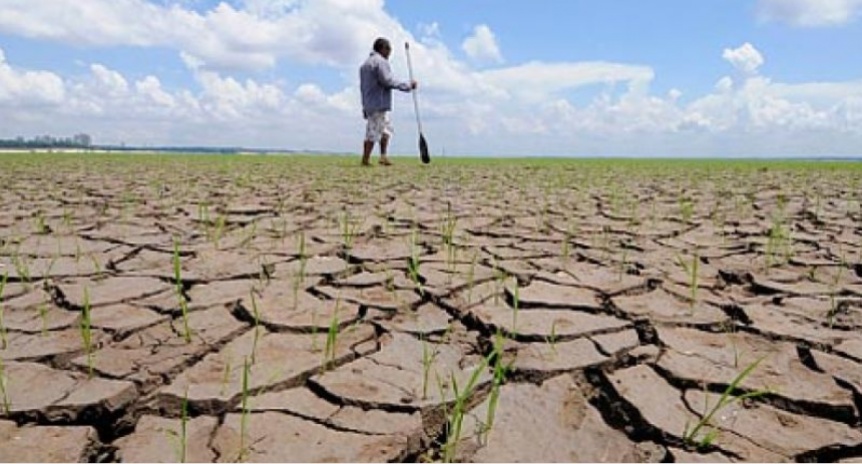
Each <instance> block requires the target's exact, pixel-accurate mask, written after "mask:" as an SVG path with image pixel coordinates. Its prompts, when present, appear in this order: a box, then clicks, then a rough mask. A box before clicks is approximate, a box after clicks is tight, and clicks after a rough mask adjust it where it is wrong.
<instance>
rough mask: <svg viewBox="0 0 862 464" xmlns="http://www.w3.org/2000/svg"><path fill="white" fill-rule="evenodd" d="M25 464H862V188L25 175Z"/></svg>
mask: <svg viewBox="0 0 862 464" xmlns="http://www.w3.org/2000/svg"><path fill="white" fill-rule="evenodd" d="M0 165H2V166H3V169H2V170H0V184H2V185H3V186H4V187H3V194H2V196H0V279H2V280H3V284H0V285H2V289H0V316H2V317H0V336H2V340H0V360H2V367H0V457H1V458H2V460H3V461H87V460H89V461H94V460H95V461H126V462H133V461H137V462H140V461H147V462H162V461H181V460H185V461H196V462H221V461H238V460H245V461H311V462H316V461H428V460H459V461H475V462H484V461H491V462H498V461H645V462H660V461H688V462H697V461H710V462H716V461H720V462H724V461H799V460H802V461H846V462H854V460H855V462H858V460H859V459H860V457H862V428H860V414H862V410H860V408H862V213H860V198H862V197H860V191H862V187H860V178H862V169H860V168H859V167H858V166H855V165H844V164H825V163H824V164H817V163H811V164H803V163H772V164H770V163H761V164H754V163H746V162H735V163H731V162H727V163H723V162H658V161H653V162H646V161H645V162H633V161H534V162H526V161H511V162H509V163H504V162H478V161H456V160H441V161H435V162H434V163H433V164H432V165H430V166H426V167H422V166H420V165H418V164H417V163H415V162H413V161H412V160H411V161H410V162H407V161H404V160H398V163H397V165H396V166H393V167H391V168H388V169H386V168H380V167H375V168H371V169H364V168H360V167H359V166H357V165H358V159H352V158H351V159H345V158H340V157H323V158H308V157H283V158H274V157H271V158H266V157H247V158H245V157H219V158H216V157H195V156H187V157H179V156H177V157H170V156H126V157H122V156H120V157H108V156H96V155H92V156H89V157H88V156H87V155H65V156H61V155H31V156H30V157H29V158H27V157H24V156H23V155H22V156H18V155H0Z"/></svg>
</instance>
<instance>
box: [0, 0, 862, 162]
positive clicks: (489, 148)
mask: <svg viewBox="0 0 862 464" xmlns="http://www.w3.org/2000/svg"><path fill="white" fill-rule="evenodd" d="M860 13H862V0H746V1H743V0H701V1H698V2H692V1H691V0H660V1H657V2H638V1H634V0H628V1H623V0H607V1H602V2H598V1H587V0H547V1H542V0H538V1H534V2H522V1H510V2H501V1H499V0H467V1H463V0H462V1H454V0H433V1H424V2H420V1H417V0H389V1H383V0H228V1H221V2H217V1H209V0H149V1H147V0H79V1H71V0H46V1H38V2H34V1H32V0H0V121H2V124H0V139H12V138H15V137H17V136H22V137H25V138H31V137H35V136H38V135H41V134H54V135H63V136H65V135H73V134H78V133H87V134H90V135H92V137H93V141H94V143H96V144H105V145H112V144H113V145H120V144H123V143H124V144H127V145H135V146H146V145H150V146H204V145H208V146H233V147H246V148H264V149H265V148H276V149H279V148H280V149H289V150H303V149H308V150H314V151H332V152H357V153H358V152H359V150H360V148H361V142H362V136H363V132H364V121H363V120H362V118H361V109H360V102H359V95H358V90H357V88H358V72H357V70H358V66H359V65H360V64H361V62H362V61H363V60H364V59H365V57H366V56H367V54H368V52H369V50H370V46H371V43H372V42H373V40H374V39H375V38H376V37H377V36H381V35H382V36H386V37H388V38H390V39H391V40H392V42H393V43H394V45H395V47H394V48H395V51H394V53H393V55H392V58H391V62H392V66H393V69H394V71H395V74H396V76H397V77H399V78H401V79H404V80H406V79H407V78H408V75H407V66H406V59H405V55H404V48H403V46H404V42H405V41H410V43H411V53H412V58H413V62H414V70H415V72H416V78H417V80H419V81H420V90H419V99H420V110H421V112H422V120H423V121H422V122H423V129H424V132H425V135H426V137H427V138H428V141H429V143H430V144H431V150H432V154H436V155H438V156H439V155H440V154H442V152H443V151H444V150H445V153H446V155H483V156H495V155H496V156H529V155H536V156H542V155H549V156H554V155H555V156H559V155H575V156H614V155H618V156H644V157H665V156H692V157H720V156H734V157H737V156H757V157H761V156H781V157H784V156H806V157H811V156H815V157H816V156H824V157H829V156H846V155H862V59H859V56H858V48H859V44H862V23H860ZM394 101H395V110H394V113H393V119H394V123H395V130H396V133H395V137H394V139H393V144H392V151H394V152H396V153H401V154H412V153H415V151H416V141H417V133H416V124H415V119H414V114H413V104H412V100H411V99H410V96H409V95H408V94H404V93H400V92H396V95H395V98H394Z"/></svg>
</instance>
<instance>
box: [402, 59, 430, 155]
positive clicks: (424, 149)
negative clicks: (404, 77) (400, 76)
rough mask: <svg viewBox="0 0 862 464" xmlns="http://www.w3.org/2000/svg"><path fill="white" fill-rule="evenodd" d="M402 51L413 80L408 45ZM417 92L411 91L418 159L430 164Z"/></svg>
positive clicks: (415, 90)
mask: <svg viewBox="0 0 862 464" xmlns="http://www.w3.org/2000/svg"><path fill="white" fill-rule="evenodd" d="M404 50H405V51H406V52H407V68H408V69H409V70H410V80H411V81H412V80H414V79H413V64H412V63H411V62H410V43H409V42H404ZM417 90H418V89H413V92H411V93H412V94H413V109H414V110H415V111H416V126H417V127H418V128H419V158H420V159H421V160H422V162H423V163H425V164H428V163H430V162H431V155H430V154H429V153H428V142H426V141H425V134H423V133H422V120H421V119H420V118H419V100H418V99H417V95H416V93H417Z"/></svg>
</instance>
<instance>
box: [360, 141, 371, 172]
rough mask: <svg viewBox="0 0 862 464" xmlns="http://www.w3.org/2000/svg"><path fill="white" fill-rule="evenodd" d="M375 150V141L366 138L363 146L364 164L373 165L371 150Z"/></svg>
mask: <svg viewBox="0 0 862 464" xmlns="http://www.w3.org/2000/svg"><path fill="white" fill-rule="evenodd" d="M373 150H374V142H372V141H370V140H366V141H365V143H364V144H363V146H362V165H363V166H371V152H372V151H373Z"/></svg>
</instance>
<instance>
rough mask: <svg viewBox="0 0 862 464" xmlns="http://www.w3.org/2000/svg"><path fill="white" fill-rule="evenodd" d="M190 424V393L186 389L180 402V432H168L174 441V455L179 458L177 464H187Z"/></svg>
mask: <svg viewBox="0 0 862 464" xmlns="http://www.w3.org/2000/svg"><path fill="white" fill-rule="evenodd" d="M188 423H189V391H188V388H186V393H185V395H184V396H183V399H182V401H181V402H180V431H179V433H177V431H176V430H166V431H165V432H166V433H167V434H168V437H170V438H172V439H173V440H174V453H175V454H176V456H177V462H182V463H185V462H187V459H188Z"/></svg>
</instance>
